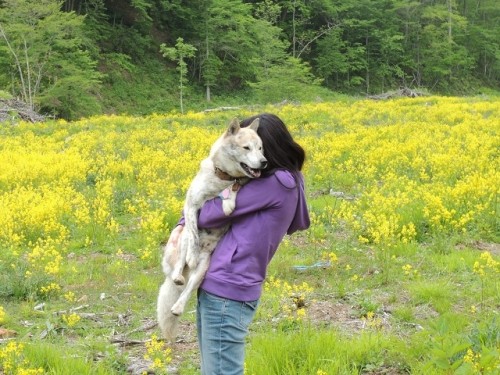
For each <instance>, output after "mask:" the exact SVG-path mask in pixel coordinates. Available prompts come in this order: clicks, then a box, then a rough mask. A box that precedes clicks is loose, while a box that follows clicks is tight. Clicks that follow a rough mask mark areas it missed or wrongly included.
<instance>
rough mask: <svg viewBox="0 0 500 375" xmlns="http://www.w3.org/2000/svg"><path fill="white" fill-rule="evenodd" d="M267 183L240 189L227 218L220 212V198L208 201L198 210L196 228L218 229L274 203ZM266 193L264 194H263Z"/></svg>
mask: <svg viewBox="0 0 500 375" xmlns="http://www.w3.org/2000/svg"><path fill="white" fill-rule="evenodd" d="M266 182H267V181H263V180H260V181H250V182H249V183H248V184H247V185H245V186H243V187H241V189H240V190H239V192H238V195H237V196H236V208H235V210H234V211H233V213H232V214H231V215H229V216H226V215H225V214H224V211H223V210H222V200H221V199H220V198H214V199H210V200H208V201H207V202H205V204H204V205H203V207H202V208H201V210H200V214H199V216H198V227H200V228H205V229H211V228H220V227H223V226H225V225H228V224H230V223H231V221H232V220H234V219H235V218H237V217H239V216H243V215H247V214H249V213H252V212H256V211H259V210H262V209H265V208H267V207H270V206H272V205H273V204H274V203H275V200H276V199H275V198H276V197H274V196H273V195H276V193H277V192H276V190H275V189H271V192H272V191H275V192H276V193H275V194H271V193H270V191H269V190H270V189H269V185H268V183H266ZM264 193H266V194H264Z"/></svg>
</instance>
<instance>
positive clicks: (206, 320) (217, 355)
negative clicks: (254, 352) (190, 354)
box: [196, 289, 259, 375]
mask: <svg viewBox="0 0 500 375" xmlns="http://www.w3.org/2000/svg"><path fill="white" fill-rule="evenodd" d="M258 302H259V301H258V300H257V301H252V302H240V301H233V300H230V299H227V298H222V297H218V296H216V295H213V294H210V293H208V292H205V291H204V290H203V289H199V290H198V308H197V316H196V323H197V329H198V343H199V345H200V352H201V373H202V375H243V368H244V363H245V338H246V336H247V335H248V326H249V325H250V323H251V322H252V319H253V317H254V315H255V310H256V309H257V305H258Z"/></svg>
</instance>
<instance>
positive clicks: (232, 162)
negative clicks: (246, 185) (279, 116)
mask: <svg viewBox="0 0 500 375" xmlns="http://www.w3.org/2000/svg"><path fill="white" fill-rule="evenodd" d="M258 127H259V119H258V118H257V119H255V120H254V121H253V122H252V123H251V124H250V125H249V126H247V127H244V128H242V127H240V122H239V121H238V119H236V118H235V119H233V120H232V121H231V123H230V124H229V128H228V129H227V131H226V133H225V134H224V136H223V137H222V142H221V149H222V152H223V154H225V155H226V156H227V157H226V158H224V157H223V158H219V162H220V163H222V164H221V165H219V167H220V168H221V169H222V170H224V171H225V172H226V173H228V174H230V175H231V176H234V177H249V178H258V177H260V174H261V171H262V170H263V169H264V168H266V166H267V160H266V158H265V157H264V150H263V148H262V140H261V139H260V137H259V136H258V135H257V129H258Z"/></svg>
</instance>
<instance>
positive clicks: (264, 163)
mask: <svg viewBox="0 0 500 375" xmlns="http://www.w3.org/2000/svg"><path fill="white" fill-rule="evenodd" d="M260 167H261V168H262V169H264V168H265V167H267V160H265V159H264V160H261V161H260Z"/></svg>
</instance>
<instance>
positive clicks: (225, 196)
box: [219, 182, 240, 216]
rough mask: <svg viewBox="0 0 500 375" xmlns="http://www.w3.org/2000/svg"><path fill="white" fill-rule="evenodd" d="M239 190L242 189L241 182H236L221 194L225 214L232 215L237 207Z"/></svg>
mask: <svg viewBox="0 0 500 375" xmlns="http://www.w3.org/2000/svg"><path fill="white" fill-rule="evenodd" d="M238 190H240V184H239V183H238V182H235V183H233V184H232V185H231V186H229V187H228V188H227V189H225V190H224V191H223V192H222V193H221V194H220V195H219V196H220V197H221V199H222V211H224V215H226V216H229V215H231V214H232V213H233V211H234V209H235V208H236V195H238Z"/></svg>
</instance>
